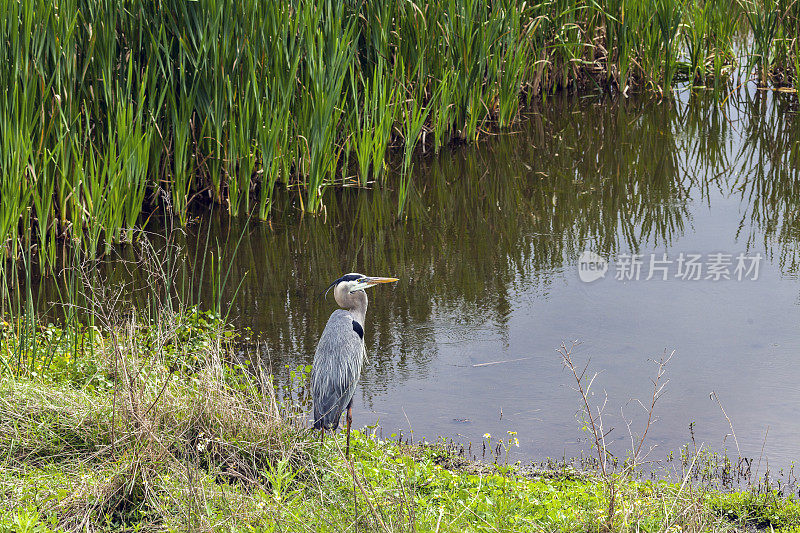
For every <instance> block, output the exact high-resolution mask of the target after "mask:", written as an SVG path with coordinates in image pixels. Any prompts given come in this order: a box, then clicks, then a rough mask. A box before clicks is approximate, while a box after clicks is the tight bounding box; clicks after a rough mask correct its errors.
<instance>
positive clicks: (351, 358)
mask: <svg viewBox="0 0 800 533" xmlns="http://www.w3.org/2000/svg"><path fill="white" fill-rule="evenodd" d="M360 326H361V325H359V327H356V328H354V326H353V315H351V314H350V313H349V312H347V311H345V310H343V309H337V310H336V311H334V312H333V313H332V314H331V317H330V318H329V319H328V324H327V325H326V326H325V330H324V331H323V332H322V336H321V337H320V339H319V344H318V345H317V352H316V354H315V355H314V367H313V370H312V372H311V393H312V396H313V398H314V427H315V428H318V429H319V428H322V427H324V428H325V429H336V428H337V427H338V426H339V417H341V415H342V411H343V410H344V409H345V408H346V407H347V404H349V403H350V400H351V399H352V398H353V393H354V392H355V389H356V384H357V383H358V378H359V376H360V375H361V366H362V364H363V363H364V353H365V350H364V341H363V339H362V335H363V329H361V328H360ZM358 329H361V333H360V334H359V332H358V331H357V330H358Z"/></svg>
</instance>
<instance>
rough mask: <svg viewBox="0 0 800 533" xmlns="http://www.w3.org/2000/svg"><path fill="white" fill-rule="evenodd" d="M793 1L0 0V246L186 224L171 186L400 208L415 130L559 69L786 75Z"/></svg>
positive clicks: (480, 118)
mask: <svg viewBox="0 0 800 533" xmlns="http://www.w3.org/2000/svg"><path fill="white" fill-rule="evenodd" d="M798 10H800V8H798V5H797V4H796V3H790V2H784V1H783V0H755V1H754V2H752V3H751V2H749V1H744V0H743V3H741V4H737V3H735V2H723V1H706V2H704V1H701V0H659V1H616V0H615V1H608V2H601V3H595V2H585V1H582V0H557V1H548V2H543V3H530V2H517V1H499V0H498V1H494V2H483V1H479V0H467V1H462V2H455V1H450V2H428V1H417V2H410V1H409V2H360V3H357V2H353V1H346V2H330V1H323V0H303V1H298V2H266V3H265V2H256V1H251V0H247V1H237V2H234V1H232V0H202V1H198V2H189V3H187V2H177V1H173V0H165V1H162V2H156V3H150V4H137V3H129V2H121V1H107V2H94V1H86V0H67V1H63V2H58V3H57V4H56V3H52V2H50V3H48V2H19V1H18V0H2V1H0V13H3V15H2V18H0V50H1V51H0V84H1V86H2V87H3V98H2V99H0V197H2V199H3V201H2V204H1V205H0V249H1V250H2V252H1V253H0V255H3V256H4V257H12V258H17V259H19V258H20V256H21V254H22V253H23V251H24V250H27V249H29V248H30V247H36V248H37V250H38V254H36V256H37V257H39V258H40V262H41V263H42V265H43V266H44V267H45V269H47V267H48V266H49V265H52V264H53V262H54V261H55V258H56V253H57V243H59V242H61V240H62V239H65V238H71V239H74V240H75V241H77V242H80V243H81V244H82V246H83V247H84V248H86V249H87V251H88V252H89V253H90V254H91V253H96V252H98V251H100V252H102V251H103V250H104V249H107V247H108V246H110V245H111V244H112V243H114V242H120V241H127V240H130V239H131V238H132V233H131V232H130V231H129V229H130V228H133V227H134V226H135V225H136V224H137V223H141V222H142V221H143V219H144V217H145V216H146V215H148V214H149V213H151V212H153V210H162V211H166V212H168V213H171V214H173V215H175V216H176V217H177V218H178V219H179V220H180V221H181V222H183V223H185V222H186V221H187V219H188V217H189V212H188V209H189V206H190V205H191V204H198V205H208V204H210V203H217V204H222V205H224V208H225V209H226V210H227V211H228V212H229V213H231V214H232V215H237V214H242V213H249V214H252V215H253V216H255V217H259V218H268V217H269V214H270V211H271V209H272V207H273V199H274V193H275V191H276V188H290V189H295V190H296V191H297V195H298V198H299V200H300V203H301V204H302V208H303V209H304V210H307V211H310V212H319V211H321V210H323V209H324V206H323V205H322V200H321V198H322V192H323V191H324V190H325V188H327V187H330V186H342V185H360V186H365V185H368V184H370V183H378V184H381V185H385V186H387V187H392V188H394V189H396V190H398V191H399V194H398V205H397V213H398V214H400V213H402V211H403V208H404V205H405V198H406V193H407V191H408V189H409V187H410V180H411V173H412V167H413V164H414V157H413V155H414V153H415V150H418V149H419V148H420V147H422V149H424V150H425V151H429V150H438V149H439V148H440V147H442V146H444V145H446V144H448V143H452V142H463V141H467V142H471V141H475V140H477V139H479V138H480V137H481V136H482V135H486V134H487V133H488V132H489V131H491V130H495V129H505V128H508V127H509V126H510V125H511V124H513V123H514V122H515V121H516V120H517V119H518V117H519V112H520V107H521V106H524V105H525V104H526V103H529V102H531V101H532V100H534V99H541V98H544V97H546V95H548V94H551V93H553V92H554V91H557V90H560V89H564V88H568V87H575V86H582V87H587V88H591V89H594V88H603V89H606V90H610V91H612V92H625V93H628V92H630V91H636V90H644V91H655V92H663V91H668V90H669V89H670V88H671V87H673V85H674V83H675V82H676V81H677V80H693V81H694V82H695V83H696V84H708V85H716V86H724V84H725V79H726V77H727V75H728V74H729V72H730V66H731V64H732V63H735V62H739V63H740V64H742V65H744V66H745V69H744V70H745V72H750V73H752V74H753V76H755V79H757V81H758V82H759V83H761V84H763V85H777V86H785V85H788V86H792V85H795V84H796V80H797V79H798V72H800V60H799V59H798V58H800V55H798V53H797V51H798V49H800V42H798V41H797V39H796V38H795V36H796V35H797V34H798V31H797V30H798V21H799V20H800V18H799V17H798ZM737 32H738V34H740V35H741V34H742V33H743V32H744V33H748V34H749V35H750V38H748V39H747V40H746V41H744V42H743V43H741V44H740V46H739V47H738V48H737V47H735V46H734V39H735V36H736V35H737ZM734 50H737V53H738V52H741V54H740V55H739V57H735V55H734ZM390 154H394V156H392V157H389V155H390ZM390 167H391V169H392V170H393V172H389V169H390Z"/></svg>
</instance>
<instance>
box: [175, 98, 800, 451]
mask: <svg viewBox="0 0 800 533" xmlns="http://www.w3.org/2000/svg"><path fill="white" fill-rule="evenodd" d="M721 99H722V98H718V99H715V98H714V97H713V96H710V95H704V94H699V95H698V94H695V95H690V94H689V93H688V92H682V93H679V94H678V95H677V97H676V99H675V100H674V101H672V102H669V101H660V102H659V101H652V100H646V101H638V100H635V99H630V100H618V101H610V100H606V99H601V98H598V97H587V98H576V97H565V98H560V99H556V100H552V101H550V102H548V103H546V104H543V105H541V106H540V108H539V109H538V110H537V111H536V112H533V113H531V116H530V117H529V118H528V119H527V120H526V121H525V122H524V123H523V124H521V125H520V127H519V128H518V131H517V132H515V133H514V134H512V135H507V136H501V137H496V138H491V139H487V140H486V141H484V142H482V143H480V144H478V145H477V146H469V147H458V148H454V149H452V150H446V151H444V152H442V153H441V154H439V155H437V156H427V157H424V158H421V159H420V160H419V161H418V162H417V164H416V169H417V170H416V172H415V175H414V183H415V190H414V192H413V193H412V195H411V198H410V200H409V203H408V206H407V219H406V220H404V221H400V222H398V221H396V220H395V216H394V213H395V212H396V205H397V198H396V196H395V194H394V193H393V192H391V191H385V190H383V191H381V190H378V191H372V190H357V189H355V188H352V189H344V190H342V189H338V190H336V191H334V190H330V191H328V192H327V193H326V204H327V213H326V216H325V217H316V218H314V217H301V216H300V215H299V213H298V211H297V209H296V207H294V206H292V205H291V203H290V202H291V200H289V199H286V200H285V202H284V203H283V206H282V207H281V208H280V209H279V212H278V215H277V216H276V218H275V219H273V221H272V222H271V224H263V223H259V222H250V223H248V222H247V221H244V220H234V221H231V220H229V219H228V218H227V217H206V218H205V219H203V220H201V221H200V222H198V223H195V224H194V225H193V226H192V227H191V228H190V230H189V232H190V235H189V238H187V239H186V244H187V246H188V253H189V255H190V256H191V258H192V259H191V261H192V262H194V263H195V264H197V260H196V259H194V258H195V257H196V256H198V255H199V254H201V252H202V250H206V249H208V248H214V247H216V246H217V243H219V246H220V247H222V248H223V249H224V250H223V257H224V258H225V259H224V261H223V264H224V265H225V266H226V267H227V265H230V267H231V271H230V278H229V280H230V281H229V282H228V283H227V285H226V287H225V291H224V293H223V300H224V301H228V300H232V307H231V316H232V317H233V318H234V320H235V322H236V324H237V325H239V326H247V327H250V328H252V330H253V332H254V333H255V335H257V336H258V337H259V338H260V339H261V341H260V345H259V353H260V357H261V358H262V361H264V364H267V365H271V366H272V368H273V369H274V371H275V372H276V373H277V374H285V373H286V370H285V368H284V365H286V364H289V365H291V366H295V365H298V364H303V363H305V364H309V363H311V361H312V359H313V355H314V350H315V347H316V342H317V339H318V338H319V335H320V333H321V332H322V329H323V327H324V325H325V322H326V320H327V317H328V315H329V314H330V313H331V312H332V311H333V310H334V309H335V303H334V302H333V298H332V297H329V298H328V299H327V300H322V299H320V298H318V294H319V293H320V292H321V291H322V290H324V289H325V287H327V285H328V284H329V283H330V282H331V281H332V280H333V279H336V278H337V277H339V276H340V275H342V274H343V273H346V272H350V271H358V272H362V273H365V274H368V275H379V276H395V277H398V278H400V282H399V283H398V284H396V286H391V287H376V288H374V289H370V293H369V295H370V306H369V311H368V315H367V320H366V327H365V330H366V335H365V339H366V342H367V352H368V356H369V361H368V363H367V364H366V365H365V368H364V371H363V374H362V379H361V383H360V386H359V388H358V390H357V392H356V396H355V403H354V418H355V423H356V425H358V426H363V425H367V424H376V423H377V424H379V425H380V427H381V428H382V431H383V435H384V436H389V435H390V434H392V433H399V432H400V431H402V432H403V435H404V436H405V437H408V436H410V434H411V430H413V436H414V439H415V440H419V439H422V438H428V439H430V440H433V439H435V438H436V437H438V436H445V437H452V438H454V439H455V440H456V441H458V442H462V443H465V444H468V443H472V449H473V452H475V451H477V453H478V455H480V448H481V443H482V442H483V441H484V437H483V435H484V434H485V433H490V434H491V435H492V438H493V440H494V441H496V440H497V439H498V438H507V437H508V435H507V432H509V431H515V432H517V435H516V436H517V437H518V438H519V448H513V449H512V450H511V457H510V459H511V460H512V461H513V460H518V459H519V460H528V459H534V460H541V459H543V458H545V457H555V458H561V457H563V456H567V457H571V456H576V455H579V454H580V453H581V451H586V450H587V449H588V446H589V445H588V440H587V438H588V435H587V434H586V433H584V432H583V431H582V425H583V424H582V423H581V422H580V420H579V419H578V418H577V414H578V410H579V407H580V397H579V396H578V395H577V393H576V392H575V391H574V390H573V389H572V387H573V386H574V382H573V380H572V378H571V376H570V374H569V373H567V372H566V371H565V370H564V369H563V368H562V364H561V360H560V356H559V355H558V353H557V352H556V349H557V348H558V347H559V345H560V344H561V343H562V342H567V343H571V341H573V340H579V341H580V342H581V344H580V345H579V346H578V347H576V348H575V350H574V352H573V355H574V357H575V359H576V361H578V362H579V363H583V364H585V362H586V361H587V360H590V371H597V372H600V374H599V376H598V377H597V379H596V380H595V382H594V387H593V388H594V391H595V394H594V396H592V397H591V401H592V402H593V404H594V405H600V404H602V403H603V401H604V399H605V397H606V395H607V403H606V411H605V412H606V420H605V426H606V428H612V427H613V428H614V430H613V432H612V433H610V434H609V436H608V439H609V440H610V445H611V446H612V450H616V453H617V454H618V455H624V452H625V450H626V449H628V448H630V437H629V434H628V429H627V427H626V424H625V419H630V420H632V426H631V427H632V430H633V431H634V432H637V431H641V429H642V424H643V422H644V417H643V410H642V408H641V407H640V406H638V404H637V403H635V401H633V400H635V399H640V400H642V401H643V402H644V403H648V402H649V400H650V396H651V392H652V383H651V379H652V378H653V377H654V376H655V371H656V367H655V365H654V364H653V362H652V361H653V359H658V358H660V357H662V356H663V355H664V354H665V352H666V353H670V352H672V351H673V350H674V351H675V354H674V356H673V357H672V359H671V361H670V363H669V365H668V367H667V374H666V378H668V379H669V383H668V384H667V386H666V389H665V393H664V395H663V397H662V398H661V400H660V401H659V403H658V404H657V406H656V409H655V414H656V415H657V417H658V420H657V421H656V422H655V423H654V424H653V425H652V427H651V428H650V430H649V433H648V441H647V442H648V443H649V444H651V445H657V446H658V449H657V450H656V451H655V452H654V456H653V457H656V458H663V457H664V456H665V455H666V454H667V453H668V452H670V451H678V450H679V449H680V447H681V446H682V445H684V444H686V443H688V442H690V440H691V434H690V429H689V428H690V424H693V431H694V438H695V441H696V443H697V445H698V447H699V446H700V445H701V443H703V444H705V446H706V447H707V448H710V449H714V450H725V449H727V450H728V451H729V453H732V454H734V455H735V454H736V445H735V443H734V440H733V438H732V437H731V436H727V435H728V434H729V433H731V429H730V426H729V423H728V420H727V419H726V418H725V416H724V415H723V413H722V411H721V409H720V406H719V405H718V403H717V402H716V401H714V400H712V399H711V398H710V397H709V395H710V393H711V392H712V391H715V392H716V394H717V396H718V398H719V399H720V400H721V402H722V405H723V406H724V408H725V411H726V413H727V415H728V417H729V418H730V420H731V422H732V423H733V427H734V429H735V433H736V437H737V440H738V444H739V447H740V448H741V453H742V454H743V455H748V456H754V457H758V456H759V455H761V450H762V446H763V450H764V455H763V463H764V465H765V466H766V463H767V461H769V464H770V467H782V466H783V467H785V466H788V465H789V464H790V462H791V461H792V460H794V459H797V458H798V457H800V453H798V452H800V444H798V442H800V441H798V435H800V415H799V414H798V407H800V280H798V250H800V248H799V247H798V238H800V221H798V219H797V217H798V215H799V214H800V212H799V211H798V208H799V207H800V174H799V173H798V163H799V162H800V146H799V145H798V141H799V140H800V136H799V135H798V134H799V133H800V129H799V127H798V124H799V122H798V120H797V117H796V115H795V112H796V110H795V109H794V108H793V107H792V104H791V103H790V102H791V100H790V99H788V98H786V99H784V98H781V97H778V96H774V95H773V94H772V93H763V92H755V91H751V92H749V93H748V92H747V90H743V91H742V92H741V93H740V94H737V95H733V96H732V97H731V98H729V99H727V100H726V101H725V102H724V104H722V105H720V103H719V101H720V100H721ZM209 229H210V232H211V233H210V235H211V242H212V243H213V244H212V245H208V246H207V245H206V241H205V236H206V234H207V232H208V231H209ZM240 237H241V240H240ZM237 243H238V249H237V251H236V253H235V254H234V253H233V250H234V248H236V246H237ZM585 250H587V251H591V252H594V253H596V254H598V255H599V256H600V257H601V258H602V259H603V260H606V261H608V264H607V267H608V270H607V272H606V273H605V277H603V278H600V279H597V280H595V281H593V282H585V281H582V280H581V272H580V271H579V256H580V255H581V253H582V252H583V251H585ZM632 254H638V256H639V257H638V259H639V260H640V261H641V263H642V264H641V266H640V267H639V268H640V270H639V272H638V275H637V272H636V271H635V270H632V269H630V268H628V267H629V266H630V264H631V257H630V256H631V255H632ZM663 254H666V257H665V256H664V255H663ZM715 254H722V255H715ZM740 254H741V256H742V260H741V261H742V264H741V265H740V264H739V263H740V261H739V259H737V258H738V257H739V256H740ZM693 256H699V257H694V259H693V262H694V264H699V268H702V271H701V272H700V274H699V277H700V278H701V279H693V278H694V277H697V276H698V273H697V271H696V270H688V268H689V267H688V261H689V260H690V259H692V257H693ZM651 257H652V258H653V259H654V260H656V261H657V262H656V263H654V265H653V266H655V267H657V268H656V269H654V270H653V271H652V274H653V276H652V277H651V279H647V278H648V277H650V275H651V268H650V267H651V264H650V261H651ZM759 257H760V260H759ZM665 258H666V260H667V261H669V263H661V262H658V261H661V260H663V259H665ZM679 263H680V264H679ZM742 266H744V267H746V268H745V269H744V270H742V268H741V267H742ZM658 267H665V268H666V270H664V269H663V268H662V269H659V268H658ZM751 267H752V268H751ZM584 268H589V266H587V265H584ZM679 269H680V270H679ZM583 272H584V277H587V276H588V275H589V274H590V271H589V270H584V271H583ZM714 272H717V273H718V274H715V273H714ZM686 274H689V275H686ZM726 274H727V276H728V277H729V278H731V279H724V278H725V275H726ZM709 275H710V276H711V277H712V278H713V277H717V276H719V277H720V279H719V280H714V279H706V278H707V277H708V276H709ZM664 276H666V278H667V279H666V280H664V279H662V278H663V277H664ZM618 277H623V278H625V279H617V278H618ZM684 278H687V279H684ZM738 278H741V279H738ZM754 278H756V279H754ZM240 282H241V284H240ZM237 287H238V292H237V293H236V297H235V298H233V294H234V289H236V288H237ZM201 293H202V298H203V299H204V300H205V301H206V302H209V301H210V300H211V298H212V295H211V289H210V288H209V287H208V286H205V287H204V288H202V289H201ZM502 361H505V362H502ZM495 362H499V363H497V364H490V365H486V364H485V363H495ZM621 410H622V411H621Z"/></svg>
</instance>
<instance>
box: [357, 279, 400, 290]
mask: <svg viewBox="0 0 800 533" xmlns="http://www.w3.org/2000/svg"><path fill="white" fill-rule="evenodd" d="M395 281H400V280H399V279H397V278H371V277H363V278H361V279H360V280H358V284H357V285H356V286H355V287H353V288H352V289H350V291H351V292H353V291H360V290H364V289H368V288H370V287H374V286H375V285H378V284H379V283H394V282H395Z"/></svg>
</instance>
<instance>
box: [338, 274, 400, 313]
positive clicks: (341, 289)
mask: <svg viewBox="0 0 800 533" xmlns="http://www.w3.org/2000/svg"><path fill="white" fill-rule="evenodd" d="M395 281H398V279H397V278H376V277H369V276H365V275H364V274H359V273H357V272H351V273H350V274H345V275H344V276H342V277H341V278H339V279H337V280H336V281H334V282H333V283H331V284H330V285H329V286H328V289H327V290H326V291H325V295H326V296H327V295H328V291H330V290H331V289H333V297H334V298H335V299H336V303H338V304H339V305H341V306H342V307H345V305H344V302H347V301H348V295H350V294H352V293H354V292H358V291H363V290H364V289H369V288H370V287H374V286H375V285H379V284H381V283H393V282H395Z"/></svg>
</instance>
